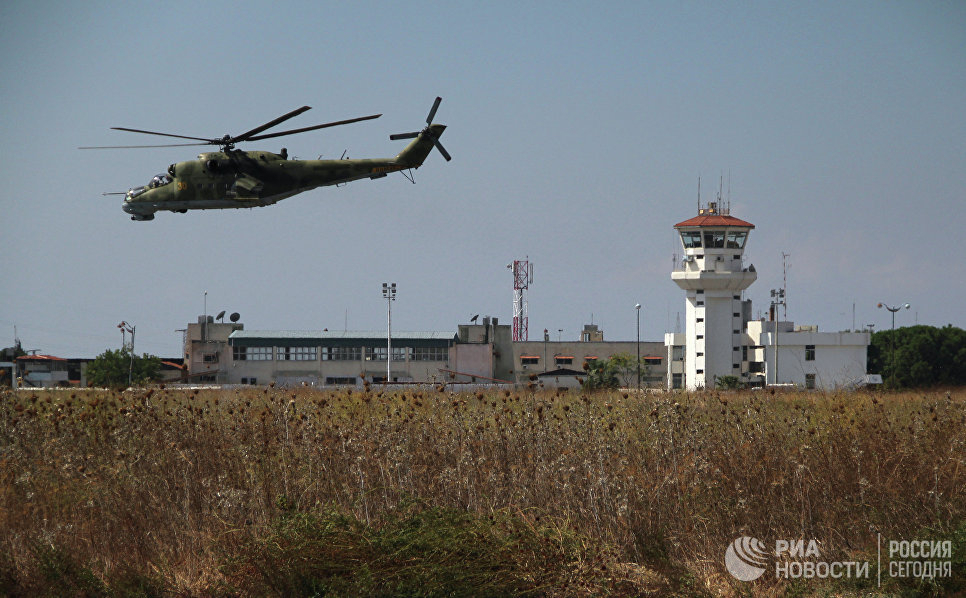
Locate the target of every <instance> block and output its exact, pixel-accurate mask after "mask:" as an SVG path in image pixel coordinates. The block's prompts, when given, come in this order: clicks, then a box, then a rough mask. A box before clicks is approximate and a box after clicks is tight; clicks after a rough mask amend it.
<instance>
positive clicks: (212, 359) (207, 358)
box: [201, 353, 218, 363]
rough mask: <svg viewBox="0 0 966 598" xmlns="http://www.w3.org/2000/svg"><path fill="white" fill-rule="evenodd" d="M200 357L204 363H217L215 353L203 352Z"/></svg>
mask: <svg viewBox="0 0 966 598" xmlns="http://www.w3.org/2000/svg"><path fill="white" fill-rule="evenodd" d="M201 358H202V361H204V362H205V363H218V354H217V353H205V354H204V355H202V357H201Z"/></svg>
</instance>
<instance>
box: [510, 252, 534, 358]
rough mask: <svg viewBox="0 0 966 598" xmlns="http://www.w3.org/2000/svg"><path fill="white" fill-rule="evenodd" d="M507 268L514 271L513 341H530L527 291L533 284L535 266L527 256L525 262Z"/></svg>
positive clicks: (514, 262)
mask: <svg viewBox="0 0 966 598" xmlns="http://www.w3.org/2000/svg"><path fill="white" fill-rule="evenodd" d="M507 268H512V269H513V340H514V341H525V340H528V332H527V324H528V317H527V311H528V310H527V289H528V288H530V285H531V284H532V283H533V264H531V263H530V258H529V256H527V259H525V260H514V261H513V263H512V264H510V265H508V266H507Z"/></svg>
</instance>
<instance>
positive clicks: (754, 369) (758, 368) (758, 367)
mask: <svg viewBox="0 0 966 598" xmlns="http://www.w3.org/2000/svg"><path fill="white" fill-rule="evenodd" d="M748 371H749V372H751V373H753V374H761V373H762V372H764V371H765V362H763V361H752V362H749V363H748Z"/></svg>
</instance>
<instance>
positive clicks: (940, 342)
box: [868, 324, 966, 388]
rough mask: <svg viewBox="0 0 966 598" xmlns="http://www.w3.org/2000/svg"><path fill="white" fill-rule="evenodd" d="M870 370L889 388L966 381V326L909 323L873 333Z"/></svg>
mask: <svg viewBox="0 0 966 598" xmlns="http://www.w3.org/2000/svg"><path fill="white" fill-rule="evenodd" d="M868 371H869V372H871V373H875V374H881V375H882V383H883V384H884V385H885V386H886V387H887V388H922V387H929V386H962V385H966V330H963V329H962V328H956V327H954V326H952V325H951V324H950V325H946V326H943V327H942V328H937V327H935V326H906V327H903V328H897V329H896V330H895V331H892V330H881V331H879V332H876V333H874V334H873V335H872V343H871V344H870V345H869V364H868Z"/></svg>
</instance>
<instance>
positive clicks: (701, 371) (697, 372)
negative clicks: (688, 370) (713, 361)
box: [694, 370, 704, 374]
mask: <svg viewBox="0 0 966 598" xmlns="http://www.w3.org/2000/svg"><path fill="white" fill-rule="evenodd" d="M694 373H695V374H703V373H704V370H694Z"/></svg>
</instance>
